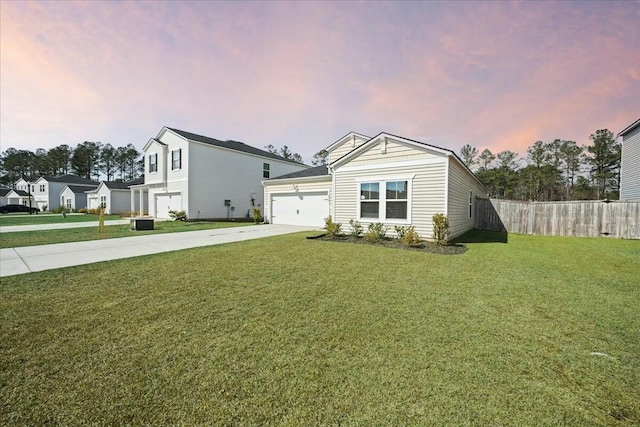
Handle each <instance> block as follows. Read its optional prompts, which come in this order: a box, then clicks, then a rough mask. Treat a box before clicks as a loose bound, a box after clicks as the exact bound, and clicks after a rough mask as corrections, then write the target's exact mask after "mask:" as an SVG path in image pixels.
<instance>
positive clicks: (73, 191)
mask: <svg viewBox="0 0 640 427" xmlns="http://www.w3.org/2000/svg"><path fill="white" fill-rule="evenodd" d="M96 187H97V186H94V187H92V188H91V187H89V186H86V185H65V187H64V188H63V189H62V191H61V192H60V205H59V206H64V207H65V208H66V209H69V210H78V209H83V208H86V207H87V193H86V191H87V190H88V189H91V190H94V189H95V188H96Z"/></svg>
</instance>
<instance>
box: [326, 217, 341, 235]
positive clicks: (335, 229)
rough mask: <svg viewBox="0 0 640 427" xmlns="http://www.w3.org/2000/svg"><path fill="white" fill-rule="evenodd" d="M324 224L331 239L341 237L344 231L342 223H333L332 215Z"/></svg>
mask: <svg viewBox="0 0 640 427" xmlns="http://www.w3.org/2000/svg"><path fill="white" fill-rule="evenodd" d="M324 224H325V227H324V228H325V229H326V230H327V234H328V235H329V237H331V238H332V239H335V238H336V237H338V236H339V235H340V232H341V230H342V223H340V222H333V220H332V219H331V215H329V216H328V217H326V218H325V219H324Z"/></svg>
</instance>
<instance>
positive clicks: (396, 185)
mask: <svg viewBox="0 0 640 427" xmlns="http://www.w3.org/2000/svg"><path fill="white" fill-rule="evenodd" d="M386 196H387V198H386V219H407V200H408V199H407V181H388V182H387V194H386Z"/></svg>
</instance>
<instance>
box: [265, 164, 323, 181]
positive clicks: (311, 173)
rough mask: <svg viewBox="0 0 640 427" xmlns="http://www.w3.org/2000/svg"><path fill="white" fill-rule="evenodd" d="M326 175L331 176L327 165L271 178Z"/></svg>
mask: <svg viewBox="0 0 640 427" xmlns="http://www.w3.org/2000/svg"><path fill="white" fill-rule="evenodd" d="M324 175H327V176H329V169H327V166H326V165H322V166H316V167H315V168H309V169H305V170H303V171H298V172H291V173H288V174H285V175H280V176H277V177H275V178H271V179H288V178H309V177H312V176H324ZM269 181H270V180H269Z"/></svg>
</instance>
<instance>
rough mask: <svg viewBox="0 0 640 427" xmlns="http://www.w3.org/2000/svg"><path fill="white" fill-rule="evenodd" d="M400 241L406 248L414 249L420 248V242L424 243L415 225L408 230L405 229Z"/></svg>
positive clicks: (407, 228)
mask: <svg viewBox="0 0 640 427" xmlns="http://www.w3.org/2000/svg"><path fill="white" fill-rule="evenodd" d="M399 239H400V241H401V242H402V243H403V244H404V245H405V246H409V247H412V248H414V247H416V246H420V242H421V241H422V238H421V237H420V234H419V233H418V232H417V231H416V228H415V227H414V226H413V225H412V226H409V227H406V228H404V227H403V231H402V237H400V238H399Z"/></svg>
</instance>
